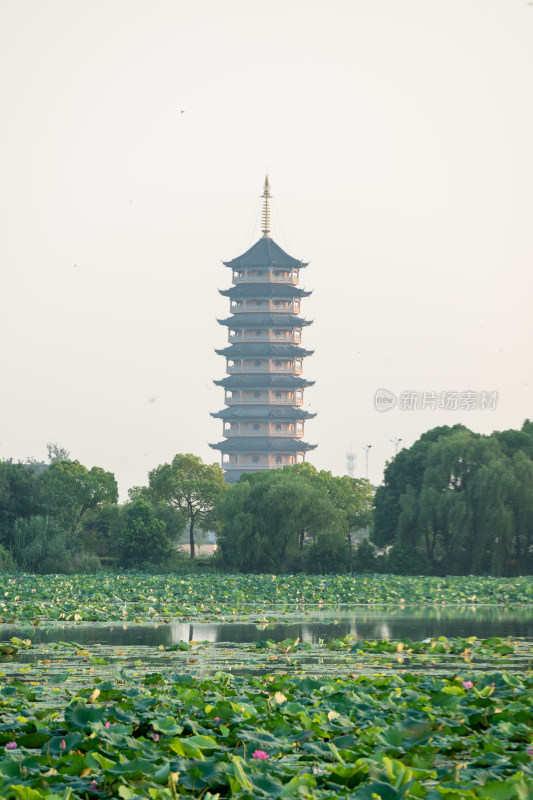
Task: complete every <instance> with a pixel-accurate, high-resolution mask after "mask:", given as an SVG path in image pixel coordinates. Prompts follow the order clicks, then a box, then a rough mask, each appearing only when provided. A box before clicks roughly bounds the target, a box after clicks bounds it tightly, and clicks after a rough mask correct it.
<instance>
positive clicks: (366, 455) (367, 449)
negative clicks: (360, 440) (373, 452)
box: [363, 444, 372, 480]
mask: <svg viewBox="0 0 533 800" xmlns="http://www.w3.org/2000/svg"><path fill="white" fill-rule="evenodd" d="M371 447H372V445H371V444H367V445H365V446H364V447H363V450H364V452H365V465H366V476H365V477H366V479H367V480H368V451H369V450H370V448H371Z"/></svg>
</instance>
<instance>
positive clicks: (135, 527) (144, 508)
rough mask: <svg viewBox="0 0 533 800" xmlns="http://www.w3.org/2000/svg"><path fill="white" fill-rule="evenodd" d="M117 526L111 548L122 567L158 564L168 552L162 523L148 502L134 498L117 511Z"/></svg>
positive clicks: (169, 549) (166, 537) (168, 547)
mask: <svg viewBox="0 0 533 800" xmlns="http://www.w3.org/2000/svg"><path fill="white" fill-rule="evenodd" d="M120 516H121V520H120V523H121V524H120V529H119V533H118V535H117V536H116V538H115V541H114V549H115V552H116V555H117V558H118V561H119V563H120V564H121V565H122V566H123V567H141V566H144V565H146V564H156V565H159V564H162V563H163V562H164V561H165V559H166V558H168V557H169V556H170V555H171V553H172V541H171V539H170V536H169V535H168V532H167V529H166V525H165V523H164V522H162V521H161V520H159V519H157V516H156V512H155V509H154V507H153V506H152V504H151V503H149V502H148V501H147V500H143V499H141V498H138V499H137V500H133V502H131V503H126V505H125V506H123V508H122V511H121V515H120Z"/></svg>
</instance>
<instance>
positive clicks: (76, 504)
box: [40, 461, 118, 533]
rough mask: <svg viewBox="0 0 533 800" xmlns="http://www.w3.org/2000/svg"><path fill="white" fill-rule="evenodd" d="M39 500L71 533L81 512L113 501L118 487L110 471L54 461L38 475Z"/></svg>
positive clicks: (77, 524) (77, 463)
mask: <svg viewBox="0 0 533 800" xmlns="http://www.w3.org/2000/svg"><path fill="white" fill-rule="evenodd" d="M40 481H41V492H42V498H43V503H44V505H45V508H46V510H47V513H48V514H49V515H50V516H54V517H57V518H58V519H59V520H60V521H61V523H62V524H63V526H64V527H66V528H68V529H70V530H71V531H72V533H74V532H75V531H77V530H78V526H79V524H80V521H81V519H82V517H83V515H84V514H85V513H86V512H87V511H89V510H90V509H96V508H97V507H98V506H100V505H101V504H102V503H116V502H117V500H118V487H117V482H116V480H115V476H114V475H113V473H112V472H106V471H105V470H104V469H102V467H92V468H91V469H87V467H84V466H83V464H80V462H79V461H54V462H53V463H52V464H51V465H50V467H49V468H48V469H47V470H46V472H44V473H43V474H42V475H41V477H40Z"/></svg>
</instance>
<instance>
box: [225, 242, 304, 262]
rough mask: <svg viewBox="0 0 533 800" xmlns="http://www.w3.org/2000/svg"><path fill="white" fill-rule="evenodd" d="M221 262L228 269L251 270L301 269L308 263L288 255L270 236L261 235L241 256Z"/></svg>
mask: <svg viewBox="0 0 533 800" xmlns="http://www.w3.org/2000/svg"><path fill="white" fill-rule="evenodd" d="M222 263H223V264H224V266H225V267H230V269H240V268H245V269H246V268H248V267H251V268H252V269H253V270H256V269H277V268H279V267H282V268H283V267H284V268H286V269H301V268H302V267H306V266H307V264H308V262H305V261H298V259H297V258H293V257H292V256H290V255H289V254H288V253H286V252H285V250H282V249H281V247H280V246H279V245H278V244H276V242H275V241H274V240H273V239H271V238H270V236H263V238H262V239H259V241H258V242H256V243H255V244H254V245H253V246H252V247H250V249H249V250H247V251H246V253H243V254H242V256H237V258H234V259H233V260H232V261H223V262H222Z"/></svg>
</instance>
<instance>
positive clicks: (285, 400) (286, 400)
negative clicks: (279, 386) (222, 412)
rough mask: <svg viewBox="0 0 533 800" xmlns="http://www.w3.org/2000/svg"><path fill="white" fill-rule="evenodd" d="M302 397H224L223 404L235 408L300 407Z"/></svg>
mask: <svg viewBox="0 0 533 800" xmlns="http://www.w3.org/2000/svg"><path fill="white" fill-rule="evenodd" d="M303 401H304V400H303V397H300V398H294V397H275V398H274V397H243V398H237V397H226V399H225V401H224V402H225V403H226V405H227V406H237V405H242V404H245V403H246V404H247V405H248V404H249V403H255V404H256V405H257V404H259V405H261V404H262V405H270V404H271V403H277V404H279V405H282V406H283V405H284V406H301V405H302V404H303Z"/></svg>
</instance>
